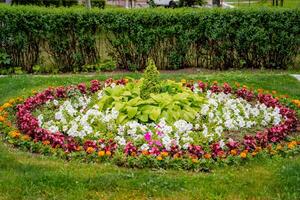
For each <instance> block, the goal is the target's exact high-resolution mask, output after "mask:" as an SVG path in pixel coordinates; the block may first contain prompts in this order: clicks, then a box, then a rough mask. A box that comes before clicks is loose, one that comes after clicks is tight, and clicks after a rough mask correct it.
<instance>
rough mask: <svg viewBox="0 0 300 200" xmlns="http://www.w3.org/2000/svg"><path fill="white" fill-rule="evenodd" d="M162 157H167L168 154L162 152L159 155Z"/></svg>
mask: <svg viewBox="0 0 300 200" xmlns="http://www.w3.org/2000/svg"><path fill="white" fill-rule="evenodd" d="M160 154H161V155H162V156H163V157H167V156H168V155H169V153H168V152H166V151H164V152H161V153H160Z"/></svg>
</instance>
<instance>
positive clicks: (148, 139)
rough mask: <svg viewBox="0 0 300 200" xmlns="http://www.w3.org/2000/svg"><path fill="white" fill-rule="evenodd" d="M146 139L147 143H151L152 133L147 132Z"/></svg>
mask: <svg viewBox="0 0 300 200" xmlns="http://www.w3.org/2000/svg"><path fill="white" fill-rule="evenodd" d="M144 138H145V140H146V141H148V142H149V141H150V140H151V133H150V132H147V133H146V134H145V135H144Z"/></svg>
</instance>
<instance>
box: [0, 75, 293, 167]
mask: <svg viewBox="0 0 300 200" xmlns="http://www.w3.org/2000/svg"><path fill="white" fill-rule="evenodd" d="M127 82H128V80H126V79H122V80H117V81H114V80H112V79H108V80H107V81H105V84H104V87H111V88H114V87H115V86H116V85H124V84H126V83H127ZM185 86H186V87H189V88H190V89H191V90H192V91H193V92H194V93H195V94H197V95H201V96H202V97H203V98H205V99H206V101H205V103H203V104H202V105H201V109H200V110H197V115H196V119H194V120H192V121H185V120H182V119H180V120H177V121H174V122H172V123H169V122H167V121H166V120H165V119H164V118H161V119H159V121H158V122H157V123H153V122H151V123H142V122H139V121H128V122H126V123H124V124H121V123H119V122H118V121H117V118H118V116H119V112H118V109H117V108H114V107H113V108H108V109H107V110H105V111H101V110H100V108H99V106H98V105H97V101H98V100H100V99H101V98H105V94H104V93H103V91H102V90H101V84H100V82H99V81H97V80H93V81H91V83H90V86H89V87H87V86H86V84H84V83H81V84H78V85H77V86H69V87H58V88H49V89H46V90H45V91H43V92H41V93H36V94H35V95H34V96H32V97H29V98H27V99H26V100H25V101H24V102H23V103H22V104H20V105H18V106H17V107H16V119H17V126H18V129H19V130H13V131H10V132H9V136H10V137H11V138H14V139H21V138H22V140H24V141H27V140H29V139H32V142H34V143H42V144H43V145H45V146H50V147H51V148H54V149H62V150H63V151H64V152H66V153H70V152H80V151H84V152H85V153H86V154H87V155H98V157H104V156H105V157H111V156H114V155H115V154H120V153H121V154H123V155H125V156H127V157H128V156H129V157H139V156H146V157H152V158H155V159H156V160H158V161H161V160H164V159H165V158H166V157H170V158H174V159H181V158H182V159H183V158H188V159H191V160H192V162H193V163H198V160H200V159H205V160H207V159H211V158H212V159H214V160H217V159H219V158H220V159H225V158H227V157H230V156H237V157H239V158H242V159H244V158H247V157H248V155H249V154H251V156H252V157H253V156H256V155H257V154H258V153H259V152H261V151H263V149H268V148H269V149H270V146H272V145H277V146H276V148H278V149H276V151H278V150H280V148H281V147H280V146H278V145H283V141H285V140H286V139H287V137H288V135H289V133H290V132H292V131H295V130H296V128H297V124H298V119H297V117H296V112H295V111H294V110H292V109H290V108H288V107H286V106H285V105H283V104H282V103H280V101H279V100H278V98H274V97H273V96H272V95H271V94H263V93H261V92H259V93H258V94H257V95H256V94H255V93H254V92H253V91H251V90H248V89H247V88H246V87H242V88H238V89H233V87H231V86H230V85H229V84H228V83H225V84H223V85H222V86H219V85H218V83H216V82H215V83H213V84H212V85H208V84H207V83H203V82H201V81H199V82H196V83H185ZM18 101H21V99H19V100H12V101H11V102H8V103H6V104H4V105H3V106H1V107H0V114H1V115H0V123H6V124H8V120H7V113H6V114H5V112H6V111H5V110H6V109H7V108H10V107H13V104H15V103H16V102H18ZM297 146H298V143H297V142H296V141H292V142H289V143H288V144H287V146H286V148H287V149H294V148H296V147H297ZM269 151H270V150H269ZM270 152H273V150H272V151H270Z"/></svg>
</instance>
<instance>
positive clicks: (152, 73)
mask: <svg viewBox="0 0 300 200" xmlns="http://www.w3.org/2000/svg"><path fill="white" fill-rule="evenodd" d="M143 78H144V80H143V84H142V87H141V97H142V98H143V99H147V98H148V97H149V95H150V94H151V93H154V94H156V93H159V92H160V84H159V71H158V70H157V68H156V66H155V63H154V61H153V60H152V59H150V58H149V59H148V65H147V68H146V70H145V72H144V74H143Z"/></svg>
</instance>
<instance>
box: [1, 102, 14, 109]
mask: <svg viewBox="0 0 300 200" xmlns="http://www.w3.org/2000/svg"><path fill="white" fill-rule="evenodd" d="M11 106H12V105H11V104H10V103H8V102H7V103H5V104H3V106H2V107H3V108H4V109H5V108H9V107H11Z"/></svg>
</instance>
